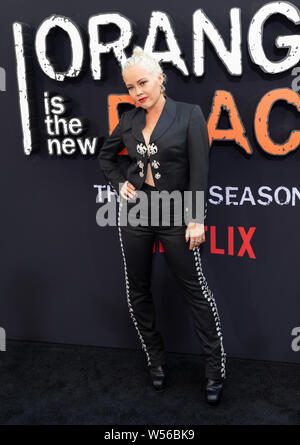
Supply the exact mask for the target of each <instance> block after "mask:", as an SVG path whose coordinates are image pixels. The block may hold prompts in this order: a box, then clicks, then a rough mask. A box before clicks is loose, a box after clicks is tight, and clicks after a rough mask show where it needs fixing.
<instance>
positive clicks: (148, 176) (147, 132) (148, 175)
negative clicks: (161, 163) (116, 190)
mask: <svg viewBox="0 0 300 445" xmlns="http://www.w3.org/2000/svg"><path fill="white" fill-rule="evenodd" d="M153 128H154V127H152V128H149V127H148V128H147V125H146V127H145V128H144V129H143V130H142V133H143V136H144V139H145V143H146V146H148V145H149V141H150V137H151V134H152V131H153ZM145 182H146V183H147V184H149V185H152V186H153V187H155V184H154V181H153V176H152V169H151V165H150V162H148V163H147V173H146V178H145Z"/></svg>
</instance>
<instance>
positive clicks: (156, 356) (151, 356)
mask: <svg viewBox="0 0 300 445" xmlns="http://www.w3.org/2000/svg"><path fill="white" fill-rule="evenodd" d="M122 199H123V198H121V201H120V206H119V215H118V228H119V237H120V244H121V250H122V256H123V262H124V271H125V282H126V295H127V303H128V307H129V312H130V315H131V318H132V320H133V322H134V326H135V328H136V330H137V333H138V336H139V339H140V341H141V343H142V348H143V350H144V351H145V354H146V358H147V364H148V366H157V365H159V364H164V363H166V362H167V358H166V353H165V348H164V342H163V339H162V336H161V334H160V332H159V331H158V330H157V329H156V328H155V307H154V303H153V300H152V294H151V290H150V289H149V286H148V282H147V278H146V277H143V279H142V278H141V277H140V280H139V279H138V272H139V273H140V271H141V269H139V271H138V270H137V268H136V269H135V270H134V267H133V266H131V268H132V270H131V272H132V274H130V273H129V271H128V267H127V266H128V264H127V263H128V261H127V260H126V255H125V249H124V243H123V238H122V230H121V227H120V214H121V209H122V204H123V201H122ZM129 230H130V229H129ZM145 230H146V229H145ZM137 236H139V235H138V234H137ZM141 236H143V233H142V232H141ZM150 239H151V238H150ZM124 241H125V240H124ZM136 241H138V239H137V240H136ZM145 244H147V243H145ZM152 247H153V242H152V244H151V245H150V246H149V248H150V251H149V254H150V255H151V256H152ZM127 253H128V252H127ZM137 261H138V263H137V265H136V267H137V266H139V267H142V266H141V258H140V255H137ZM148 266H149V265H148ZM133 274H136V275H137V278H136V280H135V281H134V279H133ZM145 274H147V275H148V274H151V271H150V270H148V268H146V270H145Z"/></svg>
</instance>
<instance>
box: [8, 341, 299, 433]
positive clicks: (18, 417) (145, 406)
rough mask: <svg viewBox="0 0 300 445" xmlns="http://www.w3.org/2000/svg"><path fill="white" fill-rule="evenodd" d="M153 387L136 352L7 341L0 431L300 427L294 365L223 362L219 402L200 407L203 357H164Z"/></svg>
mask: <svg viewBox="0 0 300 445" xmlns="http://www.w3.org/2000/svg"><path fill="white" fill-rule="evenodd" d="M168 360H169V369H170V373H169V380H168V388H166V390H165V391H164V392H162V393H156V392H155V390H154V389H152V387H151V383H150V377H149V375H148V371H147V368H146V360H145V357H144V352H143V351H142V350H140V351H139V350H129V349H115V348H102V347H96V346H78V345H64V344H53V343H44V342H30V341H16V340H7V342H6V351H3V352H0V369H1V386H0V399H1V404H0V424H1V425H299V424H300V365H299V364H290V363H278V362H267V361H255V360H245V359H237V358H231V357H228V355H227V362H226V370H227V379H226V381H225V386H224V392H223V398H222V401H221V404H220V405H219V406H217V407H210V406H207V405H206V402H205V400H204V383H205V378H204V361H203V357H201V356H199V355H191V354H175V353H168Z"/></svg>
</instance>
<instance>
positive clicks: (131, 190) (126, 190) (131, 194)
mask: <svg viewBox="0 0 300 445" xmlns="http://www.w3.org/2000/svg"><path fill="white" fill-rule="evenodd" d="M120 194H121V196H122V197H123V198H124V199H127V201H128V199H129V198H135V196H136V191H135V187H134V185H133V184H131V182H129V181H128V180H126V181H125V182H124V184H123V186H122V188H121V190H120Z"/></svg>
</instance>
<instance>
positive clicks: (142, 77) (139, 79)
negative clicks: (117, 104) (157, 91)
mask: <svg viewBox="0 0 300 445" xmlns="http://www.w3.org/2000/svg"><path fill="white" fill-rule="evenodd" d="M143 79H146V77H142V78H141V79H139V80H138V82H140V81H141V80H143ZM130 85H131V83H128V84H127V85H126V86H127V87H129V86H130Z"/></svg>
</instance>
